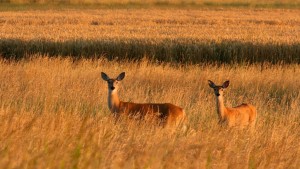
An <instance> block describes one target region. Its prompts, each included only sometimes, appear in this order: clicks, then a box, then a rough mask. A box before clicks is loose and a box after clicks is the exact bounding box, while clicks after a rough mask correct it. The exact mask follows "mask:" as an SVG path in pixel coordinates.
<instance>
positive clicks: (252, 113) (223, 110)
mask: <svg viewBox="0 0 300 169" xmlns="http://www.w3.org/2000/svg"><path fill="white" fill-rule="evenodd" d="M209 86H210V87H211V88H213V89H214V92H215V95H216V101H217V112H218V115H219V122H220V123H221V124H223V123H226V124H227V125H228V126H230V127H232V126H247V125H251V126H254V125H255V122H256V117H257V112H256V109H255V107H254V106H252V105H250V104H246V103H243V104H241V105H239V106H236V107H232V108H229V107H225V106H224V99H223V92H224V89H225V88H227V87H228V86H229V81H226V82H224V83H223V85H221V86H217V85H215V84H214V83H213V82H212V81H210V80H209Z"/></svg>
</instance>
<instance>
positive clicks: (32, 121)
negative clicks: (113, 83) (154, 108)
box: [0, 8, 300, 169]
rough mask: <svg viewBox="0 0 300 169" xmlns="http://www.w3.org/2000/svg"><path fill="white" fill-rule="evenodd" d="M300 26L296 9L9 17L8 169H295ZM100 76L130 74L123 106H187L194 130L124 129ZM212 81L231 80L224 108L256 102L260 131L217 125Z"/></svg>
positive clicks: (2, 107)
mask: <svg viewBox="0 0 300 169" xmlns="http://www.w3.org/2000/svg"><path fill="white" fill-rule="evenodd" d="M299 23H300V16H299V10H297V9H242V8H233V9H227V8H226V9H224V8H212V9H205V8H204V9H160V8H158V9H99V10H88V9H82V10H78V9H65V10H50V11H49V10H41V11H40V10H25V11H4V12H0V27H1V31H0V55H1V59H0V72H1V73H0V120H1V123H0V143H1V144H0V168H237V169H240V168H251V169H254V168H282V169H285V168H292V169H293V168H294V169H297V168H299V166H300V142H299V140H300V132H299V131H300V85H299V84H300V75H299V73H300V66H299V63H298V62H297V61H300V60H299V55H297V53H299V50H298V46H299V45H298V44H299V41H300V40H299V39H300V38H299V31H300V26H299ZM202 44H205V45H207V48H202V47H203V46H205V45H202ZM232 44H235V45H232ZM176 45H178V46H176ZM276 45H278V46H279V47H280V48H279V49H277V48H276V47H278V46H276ZM124 46H125V47H124ZM162 46H163V47H162ZM184 47H187V48H184ZM182 48H184V49H185V50H182ZM228 48H229V49H230V50H229V52H228ZM159 49H161V50H159ZM191 49H193V50H192V51H190V50H191ZM202 49H203V50H202ZM208 49H211V50H208ZM215 49H217V50H215ZM247 49H248V50H247ZM82 51H83V52H82ZM103 51H104V52H103ZM145 51H147V52H145ZM174 51H175V52H174ZM178 51H179V54H181V55H182V57H179V56H178V55H179V54H178V53H177V52H178ZM180 51H184V52H182V53H180ZM195 51H196V52H195ZM214 51H216V53H217V54H215V53H214ZM222 51H227V53H226V52H225V53H222ZM237 51H238V52H237ZM246 51H248V53H247V52H246ZM249 51H250V52H249ZM251 51H252V53H251ZM51 52H52V53H51ZM126 52H127V53H126ZM218 52H219V53H218ZM280 52H282V53H280ZM278 53H280V54H278ZM189 54H190V55H191V56H193V57H191V58H188V55H189ZM192 54H194V55H192ZM241 54H243V55H242V56H241ZM166 56H168V57H169V58H168V59H164V57H166ZM176 56H177V57H179V58H177V59H176ZM195 56H197V57H195ZM203 56H205V58H206V59H203V60H201V59H199V60H197V58H202V57H203ZM274 56H276V57H274ZM117 57H118V58H117ZM174 57H175V59H174ZM228 57H229V59H228ZM236 57H241V58H248V59H245V60H239V59H237V60H234V59H233V58H236ZM259 57H263V58H266V59H262V60H259ZM74 58H75V59H74ZM249 58H252V60H250V59H249ZM193 59H195V60H193ZM193 61H194V62H193ZM200 61H201V62H200ZM204 61H205V62H204ZM285 61H286V62H287V63H285ZM195 63H196V64H195ZM102 71H103V72H106V73H107V74H108V75H109V76H111V77H116V76H117V75H118V74H119V73H120V72H123V71H125V72H126V77H125V79H124V80H123V81H122V88H121V89H120V93H119V96H120V98H121V100H123V101H132V102H137V103H147V102H155V103H164V102H170V103H174V104H176V105H178V106H180V107H183V108H184V109H185V112H186V114H187V121H186V126H187V130H186V131H183V130H181V129H174V130H169V129H164V128H161V127H158V126H153V125H152V124H148V123H144V122H136V121H132V120H126V119H123V120H121V121H119V122H118V123H115V120H114V119H113V117H112V115H111V113H110V112H109V109H108V105H107V83H106V82H105V81H103V80H102V79H101V77H100V72H102ZM208 80H212V81H214V82H215V83H217V84H221V83H223V82H224V81H225V80H230V85H229V87H228V89H226V90H225V96H224V97H225V104H226V106H229V107H231V106H236V105H239V104H241V103H250V104H253V105H255V106H256V108H257V111H258V119H257V123H256V127H255V129H254V130H252V131H251V130H249V129H248V128H244V129H239V128H227V127H225V126H219V125H218V116H217V112H216V100H215V95H214V93H213V90H212V89H211V88H210V87H209V86H208Z"/></svg>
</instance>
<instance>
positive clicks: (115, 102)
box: [101, 72, 185, 126]
mask: <svg viewBox="0 0 300 169" xmlns="http://www.w3.org/2000/svg"><path fill="white" fill-rule="evenodd" d="M101 77H102V79H103V80H105V81H107V84H108V108H109V110H110V111H111V112H112V113H113V114H114V115H116V116H117V117H119V116H120V115H125V116H129V117H138V118H139V119H145V118H147V119H149V118H150V119H151V120H154V121H156V122H158V123H159V124H162V125H163V126H174V125H175V126H177V125H179V124H181V123H182V122H183V120H184V118H185V112H184V111H183V109H182V108H180V107H178V106H175V105H173V104H170V103H131V102H123V101H120V99H119V96H118V89H119V84H120V81H121V80H123V79H124V77H125V72H122V73H121V74H120V75H119V76H118V77H117V78H115V79H112V78H109V77H108V75H106V74H105V73H104V72H101Z"/></svg>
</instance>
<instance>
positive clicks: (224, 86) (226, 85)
mask: <svg viewBox="0 0 300 169" xmlns="http://www.w3.org/2000/svg"><path fill="white" fill-rule="evenodd" d="M228 86H229V80H227V81H225V82H224V83H223V85H222V87H223V88H227V87H228Z"/></svg>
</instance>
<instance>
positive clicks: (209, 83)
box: [208, 80, 216, 88]
mask: <svg viewBox="0 0 300 169" xmlns="http://www.w3.org/2000/svg"><path fill="white" fill-rule="evenodd" d="M208 85H209V86H210V87H211V88H214V87H216V85H215V84H214V82H212V81H211V80H208Z"/></svg>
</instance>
